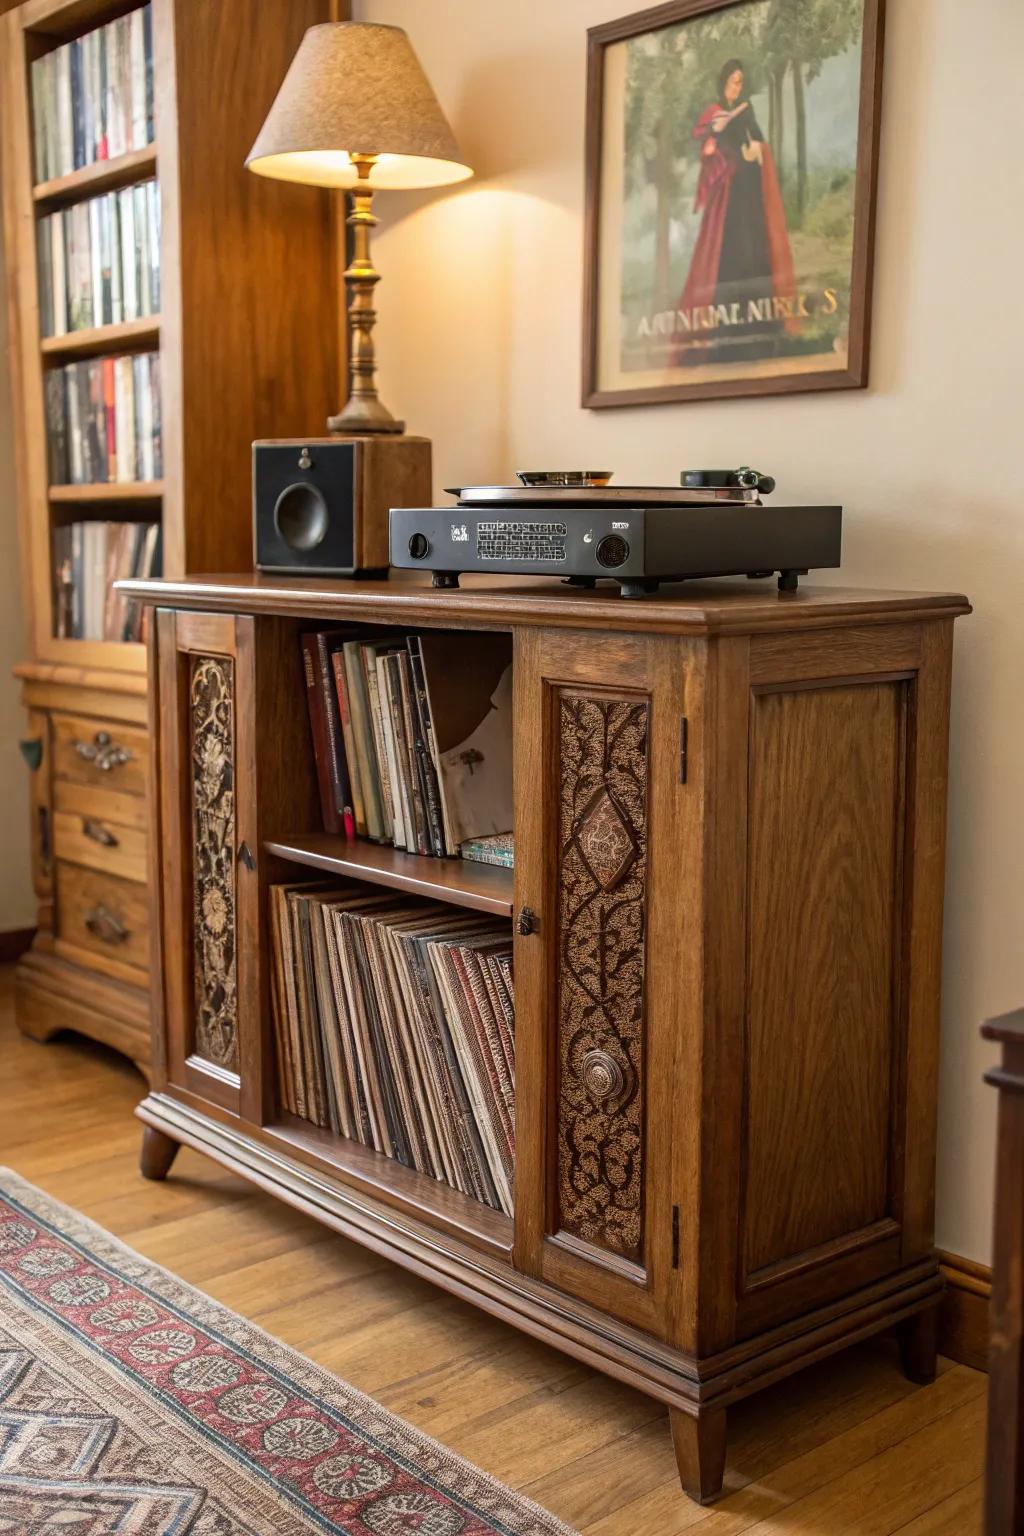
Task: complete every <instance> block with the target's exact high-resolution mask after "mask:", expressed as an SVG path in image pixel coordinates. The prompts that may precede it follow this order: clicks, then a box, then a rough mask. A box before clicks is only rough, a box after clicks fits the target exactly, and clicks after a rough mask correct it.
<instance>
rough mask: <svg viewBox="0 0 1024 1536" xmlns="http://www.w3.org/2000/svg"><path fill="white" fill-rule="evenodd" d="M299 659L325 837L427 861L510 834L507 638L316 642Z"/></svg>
mask: <svg viewBox="0 0 1024 1536" xmlns="http://www.w3.org/2000/svg"><path fill="white" fill-rule="evenodd" d="M364 633H365V632H364ZM302 651H303V662H304V666H305V677H306V690H307V698H308V702H309V715H310V723H311V726H312V732H313V749H314V753H315V757H316V767H317V778H318V782H319V786H320V802H321V809H322V812H323V821H324V827H325V829H326V830H327V831H328V832H344V833H345V835H346V836H349V837H353V836H356V835H358V836H361V837H368V838H371V839H372V840H374V841H375V842H381V843H393V844H394V846H395V847H396V848H404V849H406V850H407V851H408V852H411V853H422V854H432V855H434V856H435V857H438V858H443V857H457V856H458V855H459V852H460V848H461V846H462V844H464V843H466V842H467V841H469V840H473V839H481V838H488V837H491V836H493V835H494V834H495V833H499V834H507V833H508V832H509V830H510V828H511V826H512V657H511V643H510V640H509V637H508V636H507V635H493V634H455V633H437V632H434V633H432V632H429V631H424V632H422V633H420V634H410V635H399V636H396V635H395V633H394V632H393V631H392V632H391V633H390V634H387V635H378V636H375V637H373V638H372V639H355V638H353V635H352V633H351V632H349V631H318V632H311V633H308V634H304V635H303V636H302Z"/></svg>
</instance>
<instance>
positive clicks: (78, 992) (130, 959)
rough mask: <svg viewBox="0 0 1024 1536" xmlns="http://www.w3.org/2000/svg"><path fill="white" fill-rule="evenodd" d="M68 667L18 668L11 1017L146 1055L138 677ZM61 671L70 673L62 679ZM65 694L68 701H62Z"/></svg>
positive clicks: (36, 1030)
mask: <svg viewBox="0 0 1024 1536" xmlns="http://www.w3.org/2000/svg"><path fill="white" fill-rule="evenodd" d="M66 670H67V669H64V668H56V667H52V666H48V665H40V664H29V665H26V666H24V667H22V668H21V669H20V674H19V675H20V676H21V677H22V678H23V680H24V697H25V703H26V705H27V706H28V709H29V734H28V737H27V739H26V742H25V756H26V759H27V760H28V762H29V765H30V767H31V769H32V802H33V833H34V839H33V876H34V880H35V888H36V894H37V896H38V898H39V929H38V932H37V934H36V939H35V942H34V944H33V946H32V949H31V950H30V951H29V953H28V954H27V955H26V956H25V957H24V958H23V960H22V961H21V963H20V965H19V967H18V994H17V1015H18V1023H19V1025H20V1027H21V1029H22V1030H23V1031H24V1032H25V1033H26V1034H30V1035H32V1036H33V1037H34V1038H36V1039H46V1038H48V1037H49V1036H51V1035H53V1034H55V1033H57V1031H58V1030H60V1029H75V1030H77V1031H79V1032H80V1033H83V1034H87V1035H90V1036H92V1037H93V1038H94V1039H97V1040H102V1041H103V1042H104V1043H106V1044H108V1045H111V1046H113V1047H114V1048H115V1049H117V1050H119V1051H123V1052H124V1053H125V1054H126V1055H128V1056H130V1057H131V1058H132V1060H133V1061H135V1062H136V1063H137V1064H138V1065H139V1066H140V1067H141V1068H142V1070H143V1071H146V1070H147V1069H148V1063H149V1058H150V1030H149V975H150V922H149V912H150V875H149V850H150V837H149V813H150V806H149V798H148V777H149V767H148V761H149V740H148V734H147V731H146V693H145V688H146V680H145V678H144V677H142V676H138V675H128V674H126V675H125V676H124V677H123V678H116V679H113V681H112V679H111V677H110V676H109V675H108V676H106V677H104V679H103V686H102V689H100V688H99V687H97V688H95V689H92V690H90V689H89V688H88V687H83V686H75V687H74V690H73V692H72V691H71V689H70V688H68V687H66V686H64V678H63V676H62V674H63V673H64V672H65V671H66ZM68 681H69V682H70V681H71V679H68ZM69 706H70V707H69Z"/></svg>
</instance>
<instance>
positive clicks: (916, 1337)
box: [896, 1307, 939, 1386]
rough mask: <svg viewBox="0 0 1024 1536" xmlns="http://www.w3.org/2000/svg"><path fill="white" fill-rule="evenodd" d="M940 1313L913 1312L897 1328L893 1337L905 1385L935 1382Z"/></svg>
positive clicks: (932, 1309) (936, 1308)
mask: <svg viewBox="0 0 1024 1536" xmlns="http://www.w3.org/2000/svg"><path fill="white" fill-rule="evenodd" d="M938 1329H939V1309H938V1307H929V1308H928V1310H927V1312H916V1313H915V1314H914V1316H913V1317H908V1318H905V1319H904V1321H903V1322H902V1323H900V1324H899V1325H898V1326H897V1329H896V1336H897V1338H898V1339H899V1345H900V1361H901V1362H902V1365H903V1374H904V1376H906V1378H907V1380H908V1381H916V1382H919V1383H920V1385H921V1386H927V1384H928V1383H929V1382H930V1381H934V1380H935V1361H936V1356H937V1354H938Z"/></svg>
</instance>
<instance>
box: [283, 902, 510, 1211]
mask: <svg viewBox="0 0 1024 1536" xmlns="http://www.w3.org/2000/svg"><path fill="white" fill-rule="evenodd" d="M271 914H272V932H273V947H274V973H273V974H274V989H273V1002H274V1021H275V1045H276V1052H277V1065H278V1092H279V1095H280V1101H281V1105H282V1107H283V1108H284V1109H285V1110H286V1111H287V1112H288V1113H290V1114H293V1115H297V1116H300V1117H301V1118H303V1119H305V1120H309V1121H311V1122H312V1123H313V1124H314V1125H318V1126H321V1127H324V1128H326V1129H328V1130H331V1131H333V1132H334V1133H335V1134H336V1135H339V1136H344V1137H347V1138H348V1139H349V1140H351V1141H357V1142H360V1143H361V1144H362V1145H363V1146H366V1147H371V1148H372V1149H373V1150H375V1151H377V1152H381V1153H383V1154H384V1155H385V1156H387V1157H391V1158H394V1159H396V1160H397V1161H398V1162H400V1163H402V1164H403V1165H404V1166H405V1167H407V1168H412V1169H415V1170H416V1171H417V1172H419V1173H423V1174H426V1175H428V1176H429V1177H431V1178H434V1179H438V1180H440V1181H441V1182H442V1183H445V1184H448V1185H450V1186H451V1187H452V1188H453V1189H457V1190H460V1191H461V1192H462V1193H463V1194H466V1195H469V1196H471V1197H472V1198H473V1199H476V1200H479V1201H482V1202H483V1204H485V1205H488V1206H491V1207H492V1208H493V1209H495V1210H500V1211H504V1212H505V1214H506V1215H509V1216H510V1215H511V1214H512V1174H513V1166H514V1152H515V1108H514V1105H515V1030H514V1001H513V999H514V994H513V981H512V936H511V931H510V925H509V924H508V922H504V923H502V922H501V921H500V920H498V919H495V918H493V917H484V916H480V915H478V914H474V913H469V912H464V911H461V910H455V909H453V908H451V907H447V906H443V905H441V904H439V903H436V902H429V901H422V900H414V899H410V898H402V897H397V896H395V895H394V894H393V893H383V894H382V893H376V892H370V891H368V890H367V889H366V888H365V887H360V886H356V885H354V884H353V885H348V886H341V887H338V886H334V887H331V888H324V887H321V886H310V885H305V886H298V885H277V886H272V887H271Z"/></svg>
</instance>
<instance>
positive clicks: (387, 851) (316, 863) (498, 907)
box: [264, 832, 513, 917]
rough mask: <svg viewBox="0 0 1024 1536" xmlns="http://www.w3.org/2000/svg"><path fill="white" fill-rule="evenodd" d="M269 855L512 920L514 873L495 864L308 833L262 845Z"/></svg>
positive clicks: (359, 839) (329, 834) (327, 834)
mask: <svg viewBox="0 0 1024 1536" xmlns="http://www.w3.org/2000/svg"><path fill="white" fill-rule="evenodd" d="M264 847H265V848H266V850H267V852H268V853H273V854H276V855H277V857H278V858H281V859H288V860H289V861H290V862H291V863H293V864H305V865H308V866H310V867H311V868H313V869H323V870H326V871H328V872H329V873H330V874H332V875H348V876H350V877H352V878H353V879H356V880H366V881H368V882H369V883H370V884H371V885H387V886H391V887H392V888H393V889H394V890H397V891H409V892H410V893H412V894H414V895H416V896H428V897H432V898H433V899H434V900H435V901H448V902H451V903H452V905H453V906H457V907H470V908H471V909H472V910H473V911H475V912H494V913H496V914H497V915H498V916H499V917H511V916H512V874H513V872H512V870H511V869H503V868H502V867H501V866H499V865H496V864H475V863H472V862H471V861H470V860H469V859H434V858H428V857H427V856H426V855H424V854H419V853H404V852H403V851H402V850H401V849H399V848H393V847H391V846H390V844H385V843H371V842H367V841H365V840H364V839H362V838H356V839H354V840H352V839H349V838H344V837H338V836H336V835H334V834H332V833H329V832H307V833H304V834H303V835H302V836H300V837H293V838H282V839H280V840H275V841H272V842H267V843H265V844H264Z"/></svg>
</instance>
